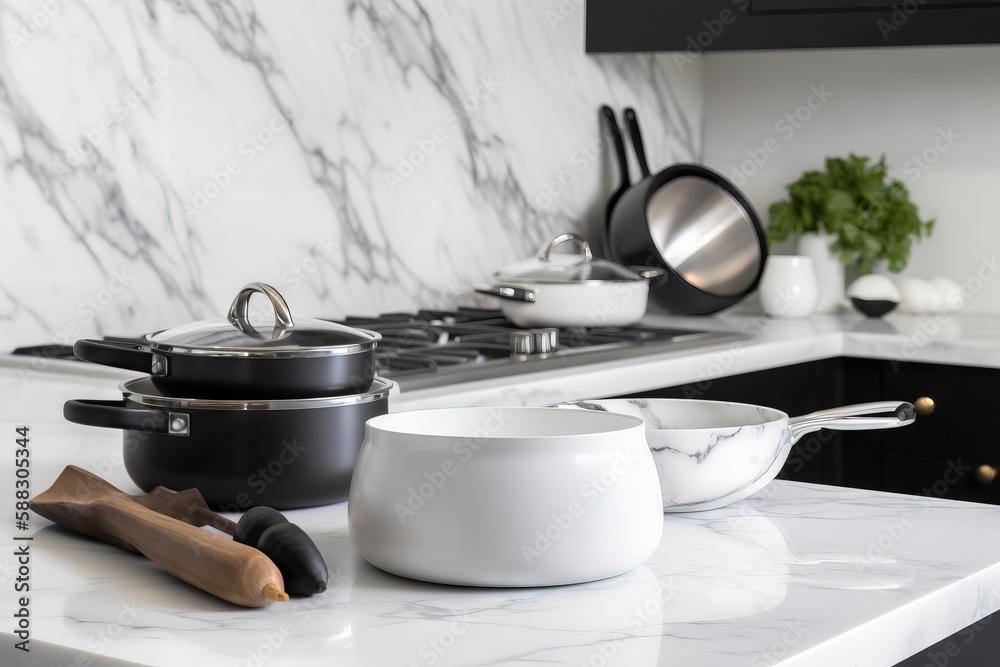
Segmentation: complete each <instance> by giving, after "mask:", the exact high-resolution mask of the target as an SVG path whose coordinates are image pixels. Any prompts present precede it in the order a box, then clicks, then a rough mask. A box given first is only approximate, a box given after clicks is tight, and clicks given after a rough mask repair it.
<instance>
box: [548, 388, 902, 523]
mask: <svg viewBox="0 0 1000 667" xmlns="http://www.w3.org/2000/svg"><path fill="white" fill-rule="evenodd" d="M559 407H566V408H577V409H580V408H582V409H587V410H602V411H606V412H615V413H620V414H627V415H632V416H634V417H639V418H641V419H642V420H643V421H644V422H645V424H646V441H647V442H648V444H649V448H650V450H651V451H652V453H653V460H654V461H655V462H656V469H657V472H658V473H659V476H660V488H661V490H662V492H663V511H664V512H693V511H700V510H710V509H715V508H718V507H724V506H726V505H729V504H730V503H733V502H736V501H737V500H742V499H743V498H746V497H747V496H749V495H750V494H752V493H755V492H756V491H759V490H760V489H762V488H763V487H764V486H766V485H767V484H768V482H770V481H771V480H772V479H774V477H775V475H777V474H778V471H780V470H781V467H782V466H783V465H784V464H785V460H786V459H787V458H788V453H789V452H790V451H791V448H792V445H794V444H795V443H796V442H797V441H798V440H799V438H801V437H802V436H804V435H805V434H807V433H812V432H813V431H818V430H820V429H822V428H829V429H835V430H840V431H858V430H870V429H883V428H897V427H899V426H906V425H907V424H912V423H913V421H914V420H915V419H916V412H915V411H914V409H913V406H912V405H911V404H910V403H906V402H903V401H883V402H878V403H862V404H859V405H849V406H845V407H841V408H833V409H830V410H821V411H819V412H812V413H810V414H807V415H803V416H801V417H789V416H788V415H787V414H785V413H784V412H781V411H780V410H775V409H773V408H767V407H763V406H759V405H749V404H745V403H727V402H723V401H701V400H689V399H681V398H678V399H672V398H650V399H643V398H634V399H608V400H595V401H586V402H584V401H581V402H577V403H562V404H560V405H559ZM880 414H881V415H883V416H873V415H880ZM887 414H888V415H891V416H884V415H887Z"/></svg>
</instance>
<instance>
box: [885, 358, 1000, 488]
mask: <svg viewBox="0 0 1000 667" xmlns="http://www.w3.org/2000/svg"><path fill="white" fill-rule="evenodd" d="M869 363H878V365H880V366H881V367H882V376H883V390H884V391H885V393H886V395H887V396H889V395H896V394H900V395H903V393H904V392H909V393H908V394H906V395H909V396H928V397H930V398H932V399H933V401H934V412H933V414H931V415H930V416H925V417H922V418H918V420H917V421H918V425H919V427H920V428H918V429H915V430H914V432H913V433H904V432H903V431H905V430H907V429H902V430H900V431H886V432H884V433H883V434H882V478H883V483H884V488H885V490H886V491H894V492H897V493H911V494H920V495H934V496H940V497H945V498H955V499H958V500H971V501H976V502H988V503H994V504H1000V482H997V481H996V479H995V478H996V476H997V468H998V467H1000V446H998V443H997V441H996V439H995V438H994V437H993V435H992V434H993V433H994V432H995V429H994V428H993V425H992V423H991V422H992V420H993V419H995V418H996V416H997V414H998V412H1000V410H998V408H1000V404H998V400H997V394H996V391H995V389H994V388H995V387H997V386H998V385H1000V370H997V369H992V368H971V367H966V366H945V365H939V364H921V363H904V364H893V363H891V362H869Z"/></svg>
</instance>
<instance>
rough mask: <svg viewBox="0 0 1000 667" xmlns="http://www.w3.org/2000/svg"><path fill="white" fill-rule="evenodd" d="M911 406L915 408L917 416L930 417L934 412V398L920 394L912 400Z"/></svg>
mask: <svg viewBox="0 0 1000 667" xmlns="http://www.w3.org/2000/svg"><path fill="white" fill-rule="evenodd" d="M913 407H914V408H916V410H917V416H918V417H930V416H931V415H932V414H934V399H933V398H931V397H929V396H921V397H920V398H918V399H917V400H915V401H913Z"/></svg>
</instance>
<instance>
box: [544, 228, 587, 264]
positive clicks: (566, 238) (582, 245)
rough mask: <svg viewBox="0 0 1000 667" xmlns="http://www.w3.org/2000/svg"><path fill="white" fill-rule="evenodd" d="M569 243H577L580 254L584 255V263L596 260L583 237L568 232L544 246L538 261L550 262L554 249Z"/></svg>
mask: <svg viewBox="0 0 1000 667" xmlns="http://www.w3.org/2000/svg"><path fill="white" fill-rule="evenodd" d="M569 242H572V243H575V244H576V245H577V247H578V248H579V249H580V254H581V255H583V261H585V262H589V261H590V260H592V259H594V253H593V252H591V250H590V244H589V243H587V242H586V241H585V240H584V238H583V237H582V236H579V235H577V234H571V233H569V232H566V233H565V234H560V235H559V236H557V237H555V238H554V239H552V240H551V241H549V242H548V243H546V244H545V245H544V246H542V249H541V250H539V251H538V259H539V260H540V261H542V262H547V261H549V253H551V252H552V249H553V248H555V247H556V246H557V245H560V244H562V243H569Z"/></svg>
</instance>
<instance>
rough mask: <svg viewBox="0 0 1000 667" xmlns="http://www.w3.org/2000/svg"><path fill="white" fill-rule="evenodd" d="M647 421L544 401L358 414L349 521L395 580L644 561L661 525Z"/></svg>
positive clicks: (557, 579)
mask: <svg viewBox="0 0 1000 667" xmlns="http://www.w3.org/2000/svg"><path fill="white" fill-rule="evenodd" d="M660 497H661V493H660V485H659V477H658V476H657V472H656V466H655V464H654V463H653V458H652V456H651V454H650V450H649V447H648V446H647V444H646V439H645V433H644V427H643V422H642V420H641V419H638V418H636V417H631V416H627V415H617V414H608V413H601V412H586V413H585V412H575V413H573V412H569V411H567V410H556V409H552V408H453V409H439V410H419V411H414V412H401V413H394V414H388V415H382V416H380V417H376V418H374V419H371V420H369V421H368V424H367V428H366V434H365V441H364V444H363V445H362V448H361V452H360V453H359V455H358V460H357V464H356V465H355V470H354V477H353V479H352V483H351V490H350V497H349V503H348V520H349V525H350V533H351V538H352V539H353V541H354V544H355V546H356V547H357V549H358V552H359V553H360V554H361V555H362V556H363V557H364V558H365V559H366V560H368V561H369V562H370V563H371V564H373V565H375V566H376V567H379V568H381V569H383V570H386V571H388V572H391V573H393V574H398V575H401V576H404V577H410V578H413V579H420V580H423V581H431V582H437V583H445V584H460V585H468V586H550V585H557V584H569V583H578V582H584V581H592V580H596V579H603V578H606V577H611V576H614V575H618V574H621V573H623V572H627V571H629V570H631V569H633V568H635V567H636V566H638V565H640V564H641V563H643V562H644V561H645V560H646V559H647V558H648V557H649V556H650V554H652V553H653V550H654V549H655V548H656V545H657V544H658V542H659V540H660V534H661V532H662V530H663V517H662V514H661V500H660Z"/></svg>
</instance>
